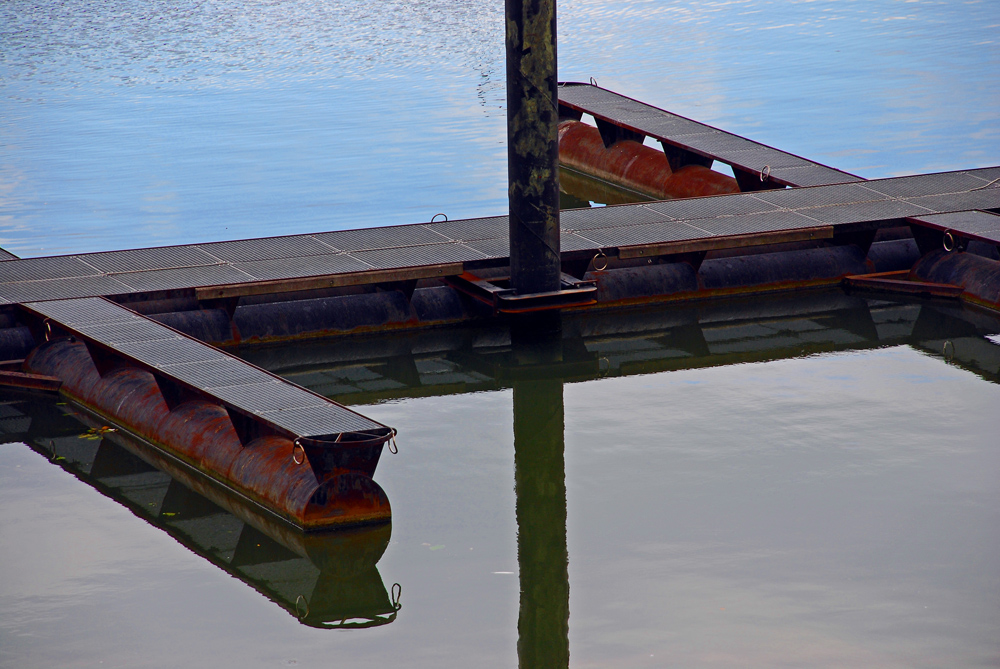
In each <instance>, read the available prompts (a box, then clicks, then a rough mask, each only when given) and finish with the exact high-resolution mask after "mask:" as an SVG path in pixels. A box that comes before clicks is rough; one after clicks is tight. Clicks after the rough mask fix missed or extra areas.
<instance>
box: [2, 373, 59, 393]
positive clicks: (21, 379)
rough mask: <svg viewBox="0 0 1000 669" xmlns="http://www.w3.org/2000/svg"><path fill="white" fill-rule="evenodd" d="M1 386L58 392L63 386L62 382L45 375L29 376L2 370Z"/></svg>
mask: <svg viewBox="0 0 1000 669" xmlns="http://www.w3.org/2000/svg"><path fill="white" fill-rule="evenodd" d="M0 386H7V387H10V388H24V389H27V390H44V391H47V392H56V391H58V390H59V387H60V386H62V381H61V380H60V379H58V378H57V377H54V376H46V375H44V374H28V373H25V372H15V371H11V370H6V369H0Z"/></svg>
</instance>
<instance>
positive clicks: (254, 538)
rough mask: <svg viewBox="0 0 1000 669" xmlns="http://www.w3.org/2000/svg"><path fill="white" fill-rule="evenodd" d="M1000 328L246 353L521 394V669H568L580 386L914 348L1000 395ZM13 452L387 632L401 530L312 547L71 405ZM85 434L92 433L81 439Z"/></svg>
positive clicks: (921, 311) (689, 324) (703, 314)
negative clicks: (387, 561)
mask: <svg viewBox="0 0 1000 669" xmlns="http://www.w3.org/2000/svg"><path fill="white" fill-rule="evenodd" d="M997 332H1000V320H998V319H997V318H996V317H994V316H992V315H989V314H986V313H984V312H978V311H973V310H969V309H964V308H962V307H961V306H960V305H958V304H957V303H952V302H947V301H916V300H912V301H896V300H888V299H884V298H882V297H878V296H870V295H867V296H864V295H850V294H846V293H843V292H840V291H827V292H813V293H808V294H801V295H797V296H795V295H793V296H786V297H783V298H777V297H775V298H769V299H761V300H756V301H754V302H753V303H750V304H748V303H745V302H735V301H734V302H717V303H711V304H706V305H702V306H701V307H700V308H699V309H674V308H671V309H639V310H635V311H622V312H617V313H607V314H599V315H596V316H595V315H593V314H590V315H588V316H587V317H586V318H579V317H577V316H574V315H573V314H564V316H563V321H562V331H561V335H560V336H558V337H555V338H548V339H546V338H542V339H541V340H539V339H537V338H535V339H533V340H530V341H525V338H524V337H523V336H522V335H519V334H518V332H516V331H515V332H514V333H513V334H512V332H511V330H510V328H485V327H484V328H477V327H474V326H472V327H464V328H454V329H441V330H429V331H426V332H422V333H418V334H416V335H410V336H406V337H397V336H380V337H369V338H365V339H352V340H344V341H340V342H337V344H336V345H331V344H330V342H317V343H315V344H312V345H307V344H301V345H298V346H295V347H280V348H279V347H276V348H270V349H267V348H261V349H256V350H246V351H243V352H242V355H244V356H245V357H246V358H247V359H249V360H250V361H252V362H254V363H257V364H259V365H261V366H264V367H266V368H268V369H270V370H272V371H275V372H278V373H280V374H282V375H283V376H285V377H287V378H289V379H290V380H292V381H295V382H297V383H299V384H301V385H304V386H306V387H309V388H311V389H313V390H315V391H318V392H321V393H323V394H325V395H327V396H329V397H331V398H333V399H335V400H338V401H340V402H344V403H346V404H353V405H358V404H365V403H378V402H383V401H386V400H393V399H399V398H416V397H429V396H441V395H452V394H461V393H469V392H475V391H482V390H497V389H505V388H511V389H512V390H513V404H514V407H513V409H514V411H513V416H514V470H515V471H514V481H515V487H516V501H515V504H516V510H515V511H516V512H515V516H516V521H517V529H518V535H517V542H518V551H517V555H518V568H519V578H520V601H519V612H518V656H519V660H520V663H521V665H522V666H526V667H528V666H532V667H535V666H546V667H550V666H551V667H557V666H566V665H567V663H568V657H569V652H570V649H569V635H568V630H569V619H570V609H569V588H570V582H569V577H568V561H569V554H568V549H567V534H566V527H567V506H566V469H565V459H564V435H563V431H564V409H563V406H564V405H563V388H564V384H565V383H575V382H581V381H589V380H593V379H598V378H602V377H612V376H631V375H639V374H651V373H657V372H663V371H670V370H684V369H693V368H700V367H712V366H722V365H731V364H739V363H746V362H764V361H771V360H779V359H784V358H795V357H801V356H806V355H814V354H824V353H833V352H839V351H850V350H860V349H874V348H880V347H888V346H899V345H905V346H909V347H911V348H913V349H915V350H918V351H921V352H923V353H924V354H927V355H930V356H934V357H937V358H940V359H943V360H944V361H946V362H947V363H949V364H951V365H957V366H960V367H962V368H964V369H966V370H969V371H971V372H973V373H975V374H976V375H978V376H979V377H981V378H982V379H984V380H986V381H988V382H991V383H1000V346H998V345H997V342H996V337H995V335H996V333H997ZM5 399H6V401H5V402H4V403H2V404H0V411H2V415H0V430H2V432H3V435H2V437H3V439H4V440H5V441H23V442H26V443H28V444H29V445H30V446H31V448H32V449H34V450H35V451H37V452H38V453H40V454H41V455H43V456H45V457H46V458H48V459H49V460H51V461H53V462H54V463H55V464H57V465H59V466H61V467H62V468H64V469H65V470H67V471H69V472H70V473H72V474H73V475H74V476H76V477H78V478H79V479H81V480H83V481H84V482H86V483H88V484H89V485H91V486H93V487H94V488H96V489H97V490H99V491H101V492H102V493H103V494H105V495H107V496H109V497H111V498H113V499H115V500H116V501H118V502H119V503H121V504H123V505H125V506H126V507H128V508H129V509H131V510H132V511H133V512H134V513H135V514H136V515H138V516H140V517H142V518H144V519H146V520H147V521H149V522H150V523H152V524H154V525H155V526H157V527H158V528H160V529H162V530H163V531H165V532H167V533H169V534H170V535H171V536H173V537H174V538H176V539H177V540H178V541H179V542H180V543H182V544H183V545H185V546H187V547H188V548H190V549H191V550H192V551H194V552H195V553H197V554H198V555H200V556H202V557H204V558H205V559H207V560H209V561H210V562H212V563H213V564H215V565H217V566H218V567H220V568H222V569H224V570H226V571H227V572H228V573H230V574H232V575H234V576H236V577H237V578H239V579H240V580H242V581H243V582H245V583H247V584H248V585H250V586H251V587H253V588H254V589H256V590H258V591H259V592H261V593H262V594H264V595H265V596H266V597H267V598H269V599H270V600H272V601H274V602H275V603H277V604H278V605H279V606H281V607H282V608H284V609H286V610H287V611H288V612H289V613H290V614H291V615H292V616H294V617H295V618H297V619H299V620H300V621H301V622H302V623H303V624H306V625H311V626H315V627H343V628H350V627H368V626H374V625H384V624H386V623H390V622H392V621H393V620H395V619H396V617H397V615H398V614H399V612H400V594H401V593H400V587H399V586H398V585H393V586H391V587H388V588H387V587H386V585H385V583H384V582H383V580H382V578H381V575H380V574H379V572H378V569H377V563H378V561H379V559H380V558H381V557H382V555H383V553H384V552H385V551H386V548H387V546H388V543H389V538H390V533H391V527H390V526H389V525H381V526H375V527H371V528H366V529H355V530H351V531H345V532H337V533H333V534H321V535H303V534H301V533H299V532H297V531H295V530H293V529H291V528H289V527H286V526H285V525H283V524H282V523H281V522H280V521H277V520H275V519H274V518H272V517H271V516H269V515H267V514H262V513H260V512H258V511H257V510H256V509H255V508H254V507H252V506H250V505H248V504H246V503H244V502H241V501H240V500H239V499H236V498H233V497H232V496H231V495H228V494H224V493H222V492H221V491H220V490H218V489H216V488H214V487H213V485H212V484H211V483H209V482H207V481H205V480H203V479H201V478H199V477H197V476H193V475H191V473H190V472H187V471H186V470H184V469H183V468H181V467H178V466H177V465H176V464H175V463H173V462H171V461H169V460H167V459H165V458H164V457H163V456H162V455H161V454H159V452H157V451H155V450H153V449H151V448H149V447H148V446H147V445H145V444H144V443H143V442H141V441H137V440H133V439H131V438H130V437H128V436H127V435H125V434H123V433H120V432H108V431H106V430H105V429H103V425H102V423H100V422H97V421H95V420H93V419H92V418H90V417H89V416H88V415H86V414H83V413H75V412H74V410H72V408H71V407H70V406H67V405H64V404H57V403H56V402H55V401H54V400H50V399H45V398H31V399H26V398H25V397H23V396H21V397H16V396H13V395H9V396H6V398H5ZM81 433H82V434H81Z"/></svg>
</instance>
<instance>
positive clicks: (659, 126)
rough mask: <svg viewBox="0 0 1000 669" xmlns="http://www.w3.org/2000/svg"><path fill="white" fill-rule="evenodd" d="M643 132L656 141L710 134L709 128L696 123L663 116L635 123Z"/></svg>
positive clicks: (671, 116) (668, 115)
mask: <svg viewBox="0 0 1000 669" xmlns="http://www.w3.org/2000/svg"><path fill="white" fill-rule="evenodd" d="M636 126H638V127H639V128H640V129H641V130H642V131H643V132H645V133H646V134H648V135H649V136H651V137H655V138H656V139H673V138H674V137H682V136H685V135H697V134H705V133H708V132H711V130H712V129H711V128H710V127H708V126H707V125H704V124H702V123H698V122H697V121H692V120H691V119H686V118H682V117H680V116H674V115H673V114H664V115H663V116H661V117H658V118H653V119H649V120H646V121H642V122H641V123H636Z"/></svg>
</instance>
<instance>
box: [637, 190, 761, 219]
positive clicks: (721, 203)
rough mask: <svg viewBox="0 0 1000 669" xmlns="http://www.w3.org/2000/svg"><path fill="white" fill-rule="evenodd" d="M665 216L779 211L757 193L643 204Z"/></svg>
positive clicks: (681, 217) (729, 214) (707, 215)
mask: <svg viewBox="0 0 1000 669" xmlns="http://www.w3.org/2000/svg"><path fill="white" fill-rule="evenodd" d="M642 206H644V207H646V208H647V209H651V210H653V211H655V212H657V213H659V214H662V215H664V216H669V217H670V218H674V219H677V220H694V219H700V218H715V217H717V216H735V215H737V214H759V213H762V212H765V211H777V209H778V208H777V207H776V206H774V205H773V204H770V203H768V202H763V201H761V200H759V199H757V197H756V194H749V193H744V194H739V195H718V196H714V197H697V198H687V199H683V200H667V201H665V202H654V203H650V204H645V205H642Z"/></svg>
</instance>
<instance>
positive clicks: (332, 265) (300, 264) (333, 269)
mask: <svg viewBox="0 0 1000 669" xmlns="http://www.w3.org/2000/svg"><path fill="white" fill-rule="evenodd" d="M233 267H235V268H236V269H239V270H241V271H243V272H246V273H247V274H249V275H251V276H252V277H254V278H255V279H258V280H261V281H269V280H277V279H298V278H302V277H307V276H327V275H329V274H347V273H350V272H365V271H368V270H370V269H371V266H370V265H367V264H365V263H363V262H361V261H360V260H358V259H356V258H352V257H351V256H349V255H347V254H344V253H337V254H331V255H325V256H306V257H304V258H278V259H274V260H256V261H254V262H245V263H233Z"/></svg>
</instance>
